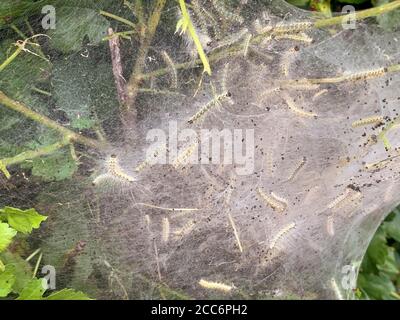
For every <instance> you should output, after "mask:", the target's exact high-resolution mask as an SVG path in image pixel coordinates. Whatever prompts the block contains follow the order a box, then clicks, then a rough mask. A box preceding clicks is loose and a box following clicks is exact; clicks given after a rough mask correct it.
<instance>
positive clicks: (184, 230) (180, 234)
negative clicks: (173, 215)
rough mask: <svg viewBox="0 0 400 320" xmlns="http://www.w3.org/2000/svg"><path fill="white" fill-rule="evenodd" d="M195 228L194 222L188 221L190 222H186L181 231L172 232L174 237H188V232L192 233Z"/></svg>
mask: <svg viewBox="0 0 400 320" xmlns="http://www.w3.org/2000/svg"><path fill="white" fill-rule="evenodd" d="M195 226H196V222H195V221H194V220H190V221H188V222H186V223H185V224H184V226H183V227H182V228H181V229H179V230H176V231H175V232H174V235H176V236H178V237H184V236H186V235H188V234H189V233H190V232H192V230H193V229H194V227H195Z"/></svg>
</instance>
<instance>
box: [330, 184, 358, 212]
mask: <svg viewBox="0 0 400 320" xmlns="http://www.w3.org/2000/svg"><path fill="white" fill-rule="evenodd" d="M361 196H362V194H361V192H360V191H359V190H355V189H354V188H352V187H350V186H349V187H346V190H345V191H344V193H343V194H341V195H340V196H338V197H337V198H336V199H335V200H333V201H332V202H331V203H329V204H328V205H327V207H328V209H333V208H335V207H342V206H344V205H345V204H346V203H348V202H349V201H353V200H357V199H359V198H360V197H361Z"/></svg>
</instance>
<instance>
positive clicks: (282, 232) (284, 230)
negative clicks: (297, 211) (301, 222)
mask: <svg viewBox="0 0 400 320" xmlns="http://www.w3.org/2000/svg"><path fill="white" fill-rule="evenodd" d="M295 227H296V223H294V222H292V223H290V224H288V225H287V226H285V227H283V228H282V229H281V230H280V231H279V232H278V233H277V234H276V235H275V237H274V238H273V239H272V240H271V243H270V245H269V249H270V250H272V249H274V248H275V247H276V244H277V243H278V241H280V240H281V239H282V238H283V237H284V236H285V235H286V234H287V233H288V232H289V231H291V230H292V229H294V228H295Z"/></svg>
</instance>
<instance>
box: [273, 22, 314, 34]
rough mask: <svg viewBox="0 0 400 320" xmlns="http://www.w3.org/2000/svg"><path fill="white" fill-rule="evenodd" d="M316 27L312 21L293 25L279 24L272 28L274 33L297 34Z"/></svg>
mask: <svg viewBox="0 0 400 320" xmlns="http://www.w3.org/2000/svg"><path fill="white" fill-rule="evenodd" d="M313 26H314V23H313V22H311V21H299V22H293V23H279V24H277V25H275V26H274V27H272V28H271V32H272V33H297V32H301V31H304V30H307V29H310V28H312V27H313Z"/></svg>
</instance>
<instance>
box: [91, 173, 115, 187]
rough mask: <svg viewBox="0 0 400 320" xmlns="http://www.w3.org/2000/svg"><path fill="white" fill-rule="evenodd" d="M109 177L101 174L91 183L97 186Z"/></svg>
mask: <svg viewBox="0 0 400 320" xmlns="http://www.w3.org/2000/svg"><path fill="white" fill-rule="evenodd" d="M110 178H111V177H110V175H109V174H108V173H103V174H101V175H99V176H97V177H96V178H95V179H94V180H93V181H92V183H93V185H99V184H100V183H102V182H103V181H104V180H107V179H110Z"/></svg>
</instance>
